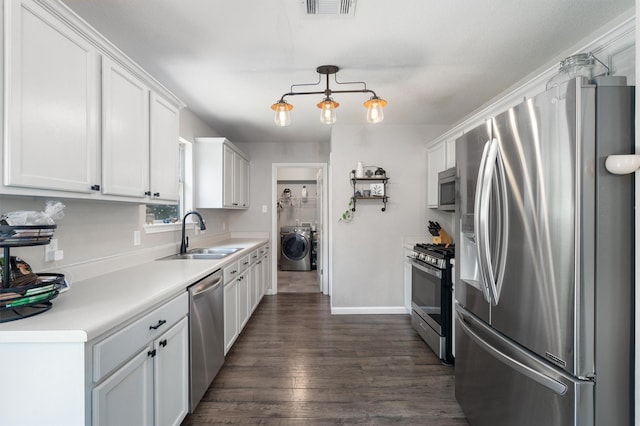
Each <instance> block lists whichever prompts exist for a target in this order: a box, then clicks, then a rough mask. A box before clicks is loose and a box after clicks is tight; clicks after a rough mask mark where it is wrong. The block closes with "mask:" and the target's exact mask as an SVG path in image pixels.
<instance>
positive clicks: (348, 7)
mask: <svg viewBox="0 0 640 426" xmlns="http://www.w3.org/2000/svg"><path fill="white" fill-rule="evenodd" d="M306 2H307V15H351V16H353V15H354V14H355V10H356V0H306Z"/></svg>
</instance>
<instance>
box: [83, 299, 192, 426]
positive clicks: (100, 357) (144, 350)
mask: <svg viewBox="0 0 640 426" xmlns="http://www.w3.org/2000/svg"><path fill="white" fill-rule="evenodd" d="M187 312H188V295H187V294H186V293H185V294H183V295H181V296H179V297H177V298H175V299H173V300H172V301H170V302H168V303H166V304H164V305H163V306H161V307H159V308H157V309H155V310H154V311H152V312H151V313H149V314H147V315H145V316H144V317H142V318H141V319H139V320H137V321H135V322H133V323H132V324H130V325H128V326H127V327H125V328H123V329H121V330H119V331H117V332H115V333H113V334H111V335H110V336H108V337H107V338H105V339H103V340H102V341H100V342H98V343H97V344H95V345H94V347H93V353H94V357H93V365H94V369H93V380H94V382H96V383H98V384H97V385H96V386H95V387H94V388H93V390H92V400H93V403H92V404H93V406H92V419H93V424H94V425H96V426H98V425H100V426H102V425H122V424H135V425H169V424H179V423H180V422H181V421H182V420H183V419H184V417H185V416H186V415H187V412H188V408H189V405H188V404H189V403H188V396H189V388H188V380H189V379H188V378H189V371H188V368H189V352H188V351H189V340H188V320H187ZM167 327H170V328H169V329H168V330H167V331H165V332H164V333H162V330H165V329H166V328H167ZM132 347H135V348H136V350H135V351H134V352H133V353H132V352H131V348H132ZM122 360H125V364H124V365H123V366H121V367H117V366H118V365H120V363H121V362H122ZM105 377H106V378H105Z"/></svg>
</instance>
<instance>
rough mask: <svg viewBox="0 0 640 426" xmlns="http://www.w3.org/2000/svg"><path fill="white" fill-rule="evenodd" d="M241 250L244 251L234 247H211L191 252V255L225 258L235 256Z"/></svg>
mask: <svg viewBox="0 0 640 426" xmlns="http://www.w3.org/2000/svg"><path fill="white" fill-rule="evenodd" d="M239 250H242V249H241V248H236V247H232V248H216V247H211V248H195V249H193V250H189V253H197V254H221V255H224V256H227V255H230V254H233V253H235V252H237V251H239Z"/></svg>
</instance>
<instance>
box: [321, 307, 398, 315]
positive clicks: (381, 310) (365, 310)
mask: <svg viewBox="0 0 640 426" xmlns="http://www.w3.org/2000/svg"><path fill="white" fill-rule="evenodd" d="M371 314H375V315H390V314H394V315H397V314H405V315H406V314H409V311H407V308H406V307H404V306H362V307H359V306H358V307H345V308H342V307H335V306H332V307H331V315H371Z"/></svg>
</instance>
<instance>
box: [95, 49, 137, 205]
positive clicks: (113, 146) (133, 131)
mask: <svg viewBox="0 0 640 426" xmlns="http://www.w3.org/2000/svg"><path fill="white" fill-rule="evenodd" d="M102 184H103V188H102V192H103V193H104V194H108V195H123V196H129V197H140V198H142V197H144V196H145V192H148V185H149V88H148V87H147V86H146V85H145V84H144V83H143V82H142V81H141V80H140V79H138V78H137V77H135V76H134V75H133V74H131V73H130V72H128V71H127V70H125V69H124V68H123V67H121V66H120V65H118V64H116V63H115V62H113V61H111V60H109V59H108V58H103V59H102Z"/></svg>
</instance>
